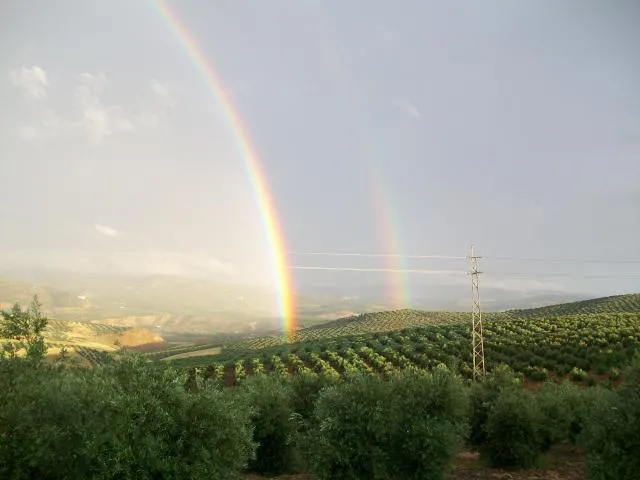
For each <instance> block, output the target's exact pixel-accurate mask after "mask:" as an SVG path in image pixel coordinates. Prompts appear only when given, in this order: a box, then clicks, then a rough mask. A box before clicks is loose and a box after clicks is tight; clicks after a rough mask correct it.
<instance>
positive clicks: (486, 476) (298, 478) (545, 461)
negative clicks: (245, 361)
mask: <svg viewBox="0 0 640 480" xmlns="http://www.w3.org/2000/svg"><path fill="white" fill-rule="evenodd" d="M540 463H541V466H540V467H538V468H532V469H528V470H514V471H507V470H500V469H492V468H484V467H483V466H482V465H481V464H480V462H479V459H478V455H477V454H475V453H468V452H465V453H462V454H460V455H459V456H458V459H457V460H456V463H455V465H454V467H453V469H452V470H451V471H450V472H449V474H448V475H447V477H446V478H447V480H585V479H586V478H587V474H586V457H585V455H584V453H583V452H582V451H580V450H579V449H577V448H576V447H573V446H559V447H554V448H553V449H552V450H551V451H550V452H549V453H548V454H547V455H545V456H544V457H543V458H542V459H541V461H540ZM263 478H264V477H260V476H258V475H248V476H247V477H246V480H262V479H263ZM276 478H277V479H278V480H314V479H313V476H310V475H306V474H301V475H283V476H280V477H276Z"/></svg>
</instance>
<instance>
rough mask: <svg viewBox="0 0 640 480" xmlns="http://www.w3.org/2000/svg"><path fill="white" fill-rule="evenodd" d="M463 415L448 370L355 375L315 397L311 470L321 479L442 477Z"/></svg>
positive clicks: (459, 437) (460, 393)
mask: <svg viewBox="0 0 640 480" xmlns="http://www.w3.org/2000/svg"><path fill="white" fill-rule="evenodd" d="M466 413H467V401H466V391H465V389H464V386H463V384H462V381H461V380H460V379H459V378H457V377H455V376H453V374H451V373H450V372H447V371H443V370H437V371H435V372H433V373H432V374H426V373H417V372H415V373H413V372H412V373H410V372H403V373H399V374H397V375H395V376H392V377H391V378H389V379H388V380H384V379H382V378H380V377H376V376H358V377H355V378H354V379H352V380H351V381H349V382H345V383H343V384H340V385H336V386H332V387H329V388H327V389H326V390H323V391H322V392H321V393H320V397H319V399H318V403H317V407H316V411H315V416H316V419H317V421H318V422H319V428H318V429H317V430H316V432H315V435H316V437H315V445H316V448H315V449H314V452H313V457H312V465H313V470H314V471H315V473H316V474H317V475H318V477H319V478H321V479H333V478H341V479H345V480H349V479H352V480H355V479H372V480H376V479H422V478H433V479H441V478H443V476H444V471H445V468H446V466H447V465H448V464H449V462H451V460H452V459H453V457H454V456H455V454H456V453H457V451H458V449H459V447H460V446H461V444H462V441H463V438H464V435H465V433H466V430H467V426H466Z"/></svg>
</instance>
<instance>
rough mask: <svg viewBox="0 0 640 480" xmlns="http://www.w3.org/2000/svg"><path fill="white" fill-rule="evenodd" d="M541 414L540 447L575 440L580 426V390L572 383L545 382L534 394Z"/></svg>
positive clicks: (544, 447)
mask: <svg viewBox="0 0 640 480" xmlns="http://www.w3.org/2000/svg"><path fill="white" fill-rule="evenodd" d="M536 401H537V402H538V405H539V407H540V413H541V415H542V418H541V423H540V429H541V435H542V447H543V449H546V448H548V447H549V446H551V445H552V444H557V443H568V442H572V443H573V442H575V439H576V436H577V435H578V434H579V433H580V430H581V428H582V426H581V424H580V404H581V402H582V401H583V399H582V395H581V391H580V389H578V387H576V386H575V385H573V384H572V383H569V382H565V383H562V384H560V385H558V384H556V383H552V382H547V383H545V384H544V385H543V386H542V388H541V389H540V390H539V391H538V393H537V394H536Z"/></svg>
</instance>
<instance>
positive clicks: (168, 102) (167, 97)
mask: <svg viewBox="0 0 640 480" xmlns="http://www.w3.org/2000/svg"><path fill="white" fill-rule="evenodd" d="M151 91H152V92H153V93H154V94H155V95H156V96H157V97H159V99H160V101H161V102H162V104H163V105H164V106H165V107H173V94H172V92H171V89H170V88H169V86H168V85H167V84H166V83H161V82H160V81H158V80H156V79H155V78H154V79H152V80H151Z"/></svg>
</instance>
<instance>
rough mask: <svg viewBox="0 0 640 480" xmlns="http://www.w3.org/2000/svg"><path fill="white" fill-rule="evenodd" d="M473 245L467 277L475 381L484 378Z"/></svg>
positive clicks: (480, 314) (476, 273) (476, 267)
mask: <svg viewBox="0 0 640 480" xmlns="http://www.w3.org/2000/svg"><path fill="white" fill-rule="evenodd" d="M479 258H480V257H478V256H476V254H475V250H474V247H473V245H471V249H470V250H469V262H470V263H471V268H470V270H469V275H470V276H471V298H472V302H473V303H472V307H471V325H472V327H471V345H472V350H473V352H472V353H473V379H474V380H477V379H479V378H481V377H484V374H485V370H484V339H483V336H482V312H481V311H480V289H479V288H478V277H479V276H480V272H479V271H478V259H479Z"/></svg>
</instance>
